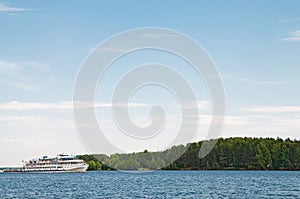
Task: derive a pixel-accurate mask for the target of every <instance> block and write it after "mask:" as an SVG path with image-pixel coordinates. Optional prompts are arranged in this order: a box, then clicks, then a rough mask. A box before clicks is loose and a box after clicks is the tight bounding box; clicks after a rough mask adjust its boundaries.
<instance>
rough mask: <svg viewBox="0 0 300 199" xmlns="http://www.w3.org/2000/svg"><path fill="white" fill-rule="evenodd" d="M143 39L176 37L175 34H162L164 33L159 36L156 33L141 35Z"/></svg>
mask: <svg viewBox="0 0 300 199" xmlns="http://www.w3.org/2000/svg"><path fill="white" fill-rule="evenodd" d="M142 36H143V37H146V38H158V39H160V38H165V37H178V35H177V34H164V33H161V34H158V33H145V34H143V35H142Z"/></svg>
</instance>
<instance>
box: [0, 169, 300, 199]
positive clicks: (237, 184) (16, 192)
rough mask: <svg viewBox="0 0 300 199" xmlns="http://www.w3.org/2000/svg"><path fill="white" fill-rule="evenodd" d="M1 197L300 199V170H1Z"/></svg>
mask: <svg viewBox="0 0 300 199" xmlns="http://www.w3.org/2000/svg"><path fill="white" fill-rule="evenodd" d="M0 198H300V171H153V172H147V171H145V172H120V171H99V172H86V173H51V174H26V173H0Z"/></svg>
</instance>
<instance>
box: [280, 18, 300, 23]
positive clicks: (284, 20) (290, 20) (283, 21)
mask: <svg viewBox="0 0 300 199" xmlns="http://www.w3.org/2000/svg"><path fill="white" fill-rule="evenodd" d="M297 21H300V18H285V19H280V20H278V22H279V23H285V22H297Z"/></svg>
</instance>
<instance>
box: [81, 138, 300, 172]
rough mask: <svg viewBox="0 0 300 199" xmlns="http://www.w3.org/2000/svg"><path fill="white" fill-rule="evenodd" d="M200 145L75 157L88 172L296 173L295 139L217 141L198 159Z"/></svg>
mask: <svg viewBox="0 0 300 199" xmlns="http://www.w3.org/2000/svg"><path fill="white" fill-rule="evenodd" d="M202 143H203V142H202V141H201V142H197V143H192V144H190V145H189V147H188V149H187V150H185V149H186V147H187V146H183V145H179V146H173V147H172V148H170V149H168V150H165V151H162V152H148V151H147V150H145V151H144V152H139V153H130V154H113V155H111V156H106V155H82V156H79V158H81V159H84V160H85V161H86V162H88V164H89V170H112V169H118V170H137V169H139V170H153V169H154V170H155V169H163V170H235V169H238V170H300V141H299V140H290V139H286V140H282V139H280V138H277V139H273V138H247V137H245V138H227V139H223V138H220V139H218V142H217V144H216V145H215V146H214V148H213V150H212V151H211V152H210V153H209V154H208V155H207V156H206V157H205V158H202V159H200V158H199V150H200V148H201V145H202ZM178 157H179V158H178ZM107 165H109V166H107Z"/></svg>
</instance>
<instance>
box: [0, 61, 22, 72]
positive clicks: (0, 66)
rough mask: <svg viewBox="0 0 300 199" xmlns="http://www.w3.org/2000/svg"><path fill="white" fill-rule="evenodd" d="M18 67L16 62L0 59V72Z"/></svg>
mask: <svg viewBox="0 0 300 199" xmlns="http://www.w3.org/2000/svg"><path fill="white" fill-rule="evenodd" d="M19 69H20V66H19V65H18V64H16V63H12V62H8V61H5V60H0V73H6V72H14V71H17V70H19Z"/></svg>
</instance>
